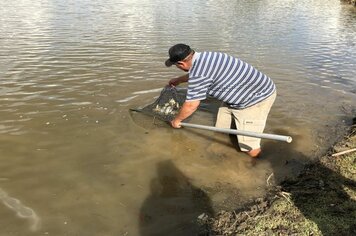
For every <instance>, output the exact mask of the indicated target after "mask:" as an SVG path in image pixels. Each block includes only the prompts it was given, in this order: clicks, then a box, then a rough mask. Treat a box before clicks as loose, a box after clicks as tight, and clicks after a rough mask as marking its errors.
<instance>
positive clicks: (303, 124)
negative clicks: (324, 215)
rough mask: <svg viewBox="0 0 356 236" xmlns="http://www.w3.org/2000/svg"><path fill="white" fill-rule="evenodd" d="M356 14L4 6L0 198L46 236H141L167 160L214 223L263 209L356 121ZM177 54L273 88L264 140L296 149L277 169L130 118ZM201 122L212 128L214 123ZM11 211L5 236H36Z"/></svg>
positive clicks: (114, 1)
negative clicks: (216, 213)
mask: <svg viewBox="0 0 356 236" xmlns="http://www.w3.org/2000/svg"><path fill="white" fill-rule="evenodd" d="M355 14H356V13H355V10H353V8H352V7H350V6H348V5H340V2H339V1H338V0H332V1H327V2H325V1H321V0H317V1H312V2H310V1H306V0H302V1H282V0H277V1H258V0H254V1H224V3H223V4H222V3H221V2H219V1H202V0H197V1H186V0H183V1H180V2H164V1H159V0H144V1H123V0H104V1H88V0H82V1H68V0H59V1H46V0H40V1H28V0H24V1H2V2H1V3H0V22H1V24H0V75H1V80H0V84H1V86H0V115H1V120H0V152H1V155H0V162H1V165H0V189H4V190H6V193H7V194H8V195H7V196H16V198H18V199H21V202H24V203H26V206H27V205H28V206H31V209H33V212H36V214H37V215H38V216H39V217H41V227H39V228H38V229H37V233H38V232H41V233H46V234H54V235H56V234H57V235H63V234H78V233H80V234H85V235H98V234H115V235H125V234H130V235H136V234H139V231H140V227H139V220H138V219H139V215H140V211H141V209H142V207H143V206H144V205H145V204H144V203H145V202H146V203H147V199H152V198H149V196H150V194H152V190H151V188H150V185H151V183H152V180H154V179H156V178H157V176H156V175H157V167H160V166H162V163H164V161H166V160H171V162H172V165H174V166H175V168H176V169H177V170H179V171H180V172H181V174H182V176H185V178H187V180H188V179H189V184H190V186H194V187H195V188H197V189H202V191H203V192H204V193H206V194H207V195H206V196H207V198H208V199H210V201H211V207H212V208H213V209H214V210H219V209H223V208H230V207H236V206H238V205H240V204H242V203H243V202H245V201H246V200H248V199H249V198H252V197H256V196H260V195H262V194H263V193H264V192H265V188H266V186H265V185H266V179H267V177H268V176H270V175H271V173H272V172H276V171H277V172H278V178H279V179H282V178H284V177H285V176H289V175H292V174H293V173H294V172H295V170H298V169H299V167H300V166H301V165H302V164H303V163H305V162H307V161H309V160H310V159H312V158H313V157H315V155H317V154H318V153H319V152H322V151H325V149H326V148H327V147H328V145H329V144H330V143H333V142H334V141H335V140H336V139H337V138H338V136H339V135H340V134H341V133H342V131H343V130H342V128H343V127H344V125H345V124H347V123H348V122H349V121H350V118H351V116H352V112H353V109H355V108H354V104H355V101H356V96H355V92H356V79H355V74H356V73H355V72H356V71H355V68H356V67H355V64H356V56H355V52H356V49H355V47H356V45H355V42H356V17H355ZM177 42H185V43H188V44H191V46H192V47H193V48H194V49H196V50H197V51H202V50H219V51H224V52H228V53H231V54H233V55H236V56H238V57H240V58H241V59H243V60H245V61H247V62H249V63H250V64H252V65H254V66H255V67H257V68H258V69H260V70H261V71H263V72H265V73H266V74H268V75H269V76H270V77H271V78H273V80H274V81H275V83H276V85H277V89H278V94H279V96H278V97H277V100H276V102H275V105H274V107H273V109H272V112H271V114H270V119H269V121H268V124H267V129H266V131H267V132H268V133H281V134H288V135H291V136H293V138H294V142H293V143H292V144H290V145H288V144H282V143H279V142H270V141H268V142H267V141H264V142H263V144H264V146H265V147H266V148H265V149H266V152H265V153H266V154H265V158H263V159H261V160H260V161H259V162H258V163H257V165H251V162H250V160H249V159H248V158H246V157H245V156H244V155H243V154H241V153H238V152H236V150H235V148H234V147H233V146H232V144H231V143H230V140H229V137H227V136H225V135H220V134H212V133H211V132H205V131H193V130H189V129H183V130H173V129H170V128H169V127H167V126H165V125H159V126H156V127H155V126H152V125H151V126H150V127H149V128H147V127H143V125H142V124H140V122H139V123H137V122H136V121H137V120H136V121H135V120H133V119H132V117H131V115H130V114H129V111H128V110H129V108H135V107H139V106H142V105H145V104H148V103H150V102H152V101H153V100H154V99H155V97H157V96H158V95H159V91H160V89H161V88H162V87H163V86H165V85H166V83H167V81H168V79H169V78H172V77H174V76H177V75H180V74H181V73H180V72H179V71H178V70H175V69H172V68H169V69H167V68H165V66H164V64H163V62H164V60H165V58H166V57H167V49H168V48H169V47H170V46H171V45H172V44H174V43H177ZM211 111H214V110H213V109H212V110H211ZM142 119H149V118H142ZM142 119H141V120H142ZM142 122H143V123H144V122H146V123H147V122H148V123H149V122H151V124H152V121H151V120H146V121H142ZM191 122H194V123H200V124H205V125H212V124H213V123H214V115H212V113H209V112H208V113H207V112H199V113H198V114H196V115H195V116H194V117H193V118H192V119H191ZM291 153H293V155H292V154H291ZM298 153H299V154H298ZM301 157H307V158H301ZM160 163H161V164H160ZM159 169H162V168H159ZM275 176H277V175H275ZM219 186H224V187H223V188H221V187H219ZM227 186H228V187H227ZM178 189H179V188H178ZM180 190H181V191H182V192H181V194H182V195H180V196H187V195H185V194H187V193H186V192H185V190H184V188H183V189H180ZM177 191H178V190H177ZM178 192H179V191H178ZM233 198H235V200H236V199H237V200H238V201H234V200H233ZM177 201H178V202H180V199H178V200H177ZM3 203H4V201H3ZM185 203H186V202H185ZM181 204H184V201H182V202H181ZM5 205H6V204H2V205H1V204H0V217H1V219H4V220H2V222H1V223H0V226H1V227H0V228H1V230H0V232H1V233H0V234H9V233H10V232H11V233H12V234H13V235H24V234H31V231H30V228H29V226H28V225H27V222H24V221H23V220H22V219H20V218H18V217H17V216H16V215H15V214H13V212H11V211H10V210H9V208H8V207H6V206H5ZM177 205H179V204H178V203H177ZM146 206H147V204H146ZM148 207H152V206H148ZM157 207H159V204H157ZM26 209H27V208H26ZM28 209H30V208H28ZM162 209H163V208H162ZM194 214H195V212H194ZM196 214H198V212H196ZM183 215H184V214H183ZM183 215H179V213H177V219H181V218H180V217H182V218H184V217H183ZM199 215H200V214H199ZM183 222H184V220H183ZM179 224H180V222H178V223H177V227H179ZM172 227H173V228H174V226H172Z"/></svg>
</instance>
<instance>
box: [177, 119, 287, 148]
mask: <svg viewBox="0 0 356 236" xmlns="http://www.w3.org/2000/svg"><path fill="white" fill-rule="evenodd" d="M181 125H182V126H183V127H190V128H197V129H204V130H211V131H216V132H221V133H225V134H235V135H242V136H249V137H255V138H265V139H273V140H277V141H284V142H287V143H291V142H292V137H290V136H284V135H277V134H266V133H256V132H251V131H243V130H235V129H224V128H217V127H213V126H206V125H197V124H188V123H181Z"/></svg>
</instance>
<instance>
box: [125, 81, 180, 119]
mask: <svg viewBox="0 0 356 236" xmlns="http://www.w3.org/2000/svg"><path fill="white" fill-rule="evenodd" d="M184 100H185V94H184V93H181V92H178V91H177V89H176V88H175V87H169V86H167V87H165V88H163V89H162V91H161V94H160V95H159V97H158V98H157V99H156V101H154V102H153V103H152V104H149V105H147V106H145V107H143V108H137V109H131V111H136V112H141V113H144V114H146V115H149V116H152V117H155V118H158V119H160V120H162V121H171V120H173V119H174V117H175V116H176V115H177V114H178V112H179V109H180V108H181V106H182V105H183V103H184Z"/></svg>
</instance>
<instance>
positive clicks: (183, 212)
mask: <svg viewBox="0 0 356 236" xmlns="http://www.w3.org/2000/svg"><path fill="white" fill-rule="evenodd" d="M202 213H207V214H208V215H210V216H212V215H213V214H214V212H213V209H212V206H211V201H210V199H209V198H208V196H207V195H206V194H205V193H204V192H203V191H202V190H201V189H199V188H197V187H195V186H194V185H193V184H192V183H190V181H189V179H188V178H187V177H186V176H185V175H184V174H183V173H182V172H181V171H180V170H179V169H177V167H176V166H175V165H174V164H173V162H172V161H169V160H167V161H162V162H159V163H158V165H157V178H155V179H152V181H151V193H150V195H149V196H148V197H147V199H146V200H145V201H144V203H143V205H142V207H141V210H140V219H139V225H140V235H142V236H148V235H157V236H158V235H197V234H198V233H199V231H200V230H199V226H198V225H197V223H196V222H197V217H198V216H199V215H201V214H202Z"/></svg>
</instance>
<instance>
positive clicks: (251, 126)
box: [215, 92, 277, 152]
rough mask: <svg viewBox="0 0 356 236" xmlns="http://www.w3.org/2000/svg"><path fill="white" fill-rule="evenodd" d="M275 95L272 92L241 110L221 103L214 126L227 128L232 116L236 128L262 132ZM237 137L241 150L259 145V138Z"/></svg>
mask: <svg viewBox="0 0 356 236" xmlns="http://www.w3.org/2000/svg"><path fill="white" fill-rule="evenodd" d="M276 96H277V93H276V92H274V93H273V94H272V95H271V96H269V97H268V98H266V99H265V100H263V101H262V102H259V103H257V104H255V105H253V106H251V107H248V108H245V109H241V110H238V109H232V108H229V107H227V106H226V104H223V105H222V106H221V107H220V108H219V111H218V115H217V120H216V124H215V126H216V127H218V128H227V129H229V128H230V127H231V121H232V118H234V121H235V124H236V128H237V129H238V130H244V131H252V132H257V133H262V132H263V130H264V128H265V126H266V121H267V117H268V113H269V111H270V110H271V107H272V105H273V103H274V100H275V99H276ZM237 139H238V143H239V147H240V149H241V151H244V152H247V151H251V150H254V149H258V148H260V147H261V146H260V144H261V139H260V138H253V137H247V136H241V135H237Z"/></svg>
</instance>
